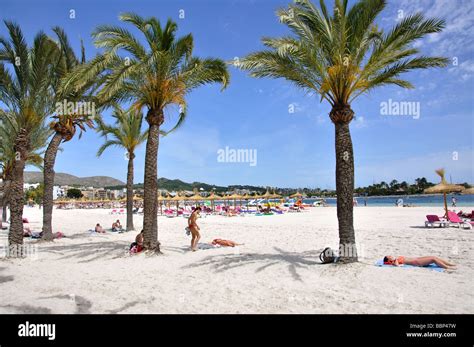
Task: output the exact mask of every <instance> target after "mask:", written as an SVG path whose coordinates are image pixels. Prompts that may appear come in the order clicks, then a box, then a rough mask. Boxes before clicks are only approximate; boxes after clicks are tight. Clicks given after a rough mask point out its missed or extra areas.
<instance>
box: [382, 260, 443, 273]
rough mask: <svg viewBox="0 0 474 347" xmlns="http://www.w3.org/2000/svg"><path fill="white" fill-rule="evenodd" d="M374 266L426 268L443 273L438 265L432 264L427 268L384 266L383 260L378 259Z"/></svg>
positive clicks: (406, 266)
mask: <svg viewBox="0 0 474 347" xmlns="http://www.w3.org/2000/svg"><path fill="white" fill-rule="evenodd" d="M375 265H376V266H380V267H401V268H410V267H416V268H420V267H422V268H427V269H430V270H434V271H438V272H443V271H444V269H443V268H442V267H439V266H438V265H436V264H434V263H433V264H430V265H428V266H413V265H407V264H403V265H401V266H393V265H387V264H384V263H383V259H380V260H377V262H376V263H375Z"/></svg>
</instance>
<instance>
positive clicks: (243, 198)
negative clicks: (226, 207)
mask: <svg viewBox="0 0 474 347" xmlns="http://www.w3.org/2000/svg"><path fill="white" fill-rule="evenodd" d="M253 198H254V197H253V196H252V195H249V194H248V193H245V194H244V195H243V196H242V200H245V201H246V206H247V211H248V209H249V200H250V199H253Z"/></svg>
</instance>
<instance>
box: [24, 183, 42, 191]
mask: <svg viewBox="0 0 474 347" xmlns="http://www.w3.org/2000/svg"><path fill="white" fill-rule="evenodd" d="M39 185H40V184H39V183H23V190H28V189H30V188H38V186H39Z"/></svg>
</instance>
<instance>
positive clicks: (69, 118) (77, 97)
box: [42, 27, 95, 241]
mask: <svg viewBox="0 0 474 347" xmlns="http://www.w3.org/2000/svg"><path fill="white" fill-rule="evenodd" d="M53 32H54V33H55V35H56V38H57V41H56V44H57V52H56V53H57V54H56V57H55V60H54V62H55V65H54V70H53V72H54V75H53V79H52V80H51V85H52V89H53V90H54V96H55V100H54V104H55V105H58V106H59V105H61V107H58V108H59V109H56V110H55V111H56V114H55V115H54V116H52V122H51V123H50V127H51V129H52V130H53V131H54V133H53V136H52V137H51V140H50V142H49V145H48V147H47V149H46V152H45V154H44V170H43V182H44V196H43V236H42V238H43V239H44V240H47V241H51V240H52V239H53V232H52V218H53V205H54V201H53V191H54V176H55V172H54V165H55V162H56V157H57V154H58V150H59V146H60V145H61V143H64V142H67V141H70V140H71V139H72V138H73V137H74V135H75V133H76V130H77V128H79V129H80V130H81V132H80V134H79V137H81V135H82V132H83V131H85V130H86V126H88V127H93V118H94V117H95V114H89V113H85V112H84V110H85V109H86V107H78V108H77V109H76V108H74V107H72V109H71V110H68V109H67V107H63V105H68V104H69V103H72V104H71V105H75V104H74V103H80V102H84V101H85V100H87V99H89V100H90V99H91V98H88V97H87V92H88V91H89V89H90V87H91V85H84V86H82V87H81V88H80V89H73V88H72V87H73V86H71V88H69V89H64V88H62V86H61V81H62V79H63V78H65V77H66V76H67V74H68V73H70V72H71V71H72V70H73V69H74V68H75V67H76V66H78V65H80V64H84V63H85V53H84V46H83V45H82V42H81V53H82V57H81V59H79V58H78V57H77V56H76V54H75V53H74V50H73V49H72V47H71V45H70V44H69V40H68V37H67V35H66V33H65V32H64V30H63V29H61V28H60V27H54V28H53ZM64 108H66V109H64ZM58 111H60V112H58ZM88 111H89V110H88Z"/></svg>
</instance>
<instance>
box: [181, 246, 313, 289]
mask: <svg viewBox="0 0 474 347" xmlns="http://www.w3.org/2000/svg"><path fill="white" fill-rule="evenodd" d="M274 249H275V251H276V253H242V254H238V253H237V254H221V255H215V256H208V257H205V258H203V259H202V260H201V261H198V262H196V263H193V264H190V265H186V266H184V267H183V268H188V269H189V268H197V267H202V266H208V267H210V268H211V269H214V271H215V272H224V271H227V270H232V269H235V268H238V267H242V266H246V265H252V264H256V265H259V264H262V265H261V266H259V267H258V268H257V269H256V270H255V272H261V271H264V270H265V269H267V268H269V267H271V266H273V265H278V264H286V265H287V268H288V272H289V273H290V275H291V276H292V277H293V279H294V280H295V281H300V282H302V281H303V280H302V277H301V275H300V274H299V273H298V271H297V270H298V269H301V268H307V267H308V266H310V265H322V264H321V262H319V261H318V260H319V254H320V252H321V251H322V250H320V251H318V250H315V251H306V252H287V251H284V250H282V249H281V248H278V247H274Z"/></svg>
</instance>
